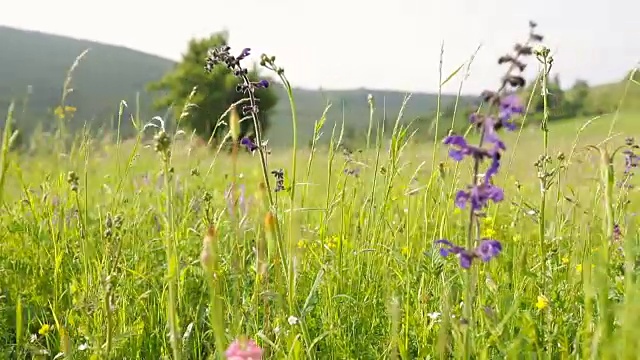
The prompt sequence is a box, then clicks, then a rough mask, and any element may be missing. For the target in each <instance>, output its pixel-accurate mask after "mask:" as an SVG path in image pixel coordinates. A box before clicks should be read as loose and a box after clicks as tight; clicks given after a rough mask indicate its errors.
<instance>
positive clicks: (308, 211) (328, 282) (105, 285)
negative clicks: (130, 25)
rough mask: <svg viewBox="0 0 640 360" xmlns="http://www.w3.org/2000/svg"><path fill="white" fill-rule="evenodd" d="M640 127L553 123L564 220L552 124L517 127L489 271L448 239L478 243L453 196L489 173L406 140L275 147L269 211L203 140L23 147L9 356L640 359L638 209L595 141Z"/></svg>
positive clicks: (18, 165)
mask: <svg viewBox="0 0 640 360" xmlns="http://www.w3.org/2000/svg"><path fill="white" fill-rule="evenodd" d="M318 115H320V114H318ZM639 120H640V114H636V113H622V114H617V115H616V114H610V115H604V116H602V117H600V118H597V119H575V120H567V121H563V122H557V123H552V124H551V125H550V132H549V140H550V142H549V143H550V155H551V157H550V162H549V163H548V169H554V168H556V169H557V172H556V173H555V174H556V175H555V176H553V177H552V178H550V185H549V188H548V191H547V192H546V194H547V195H546V199H547V200H546V206H545V207H544V208H541V206H540V203H541V200H540V198H541V195H540V194H541V191H540V184H539V180H538V176H537V173H538V170H537V169H536V168H535V167H534V162H536V160H537V159H538V158H539V156H540V155H541V154H542V152H543V140H542V139H543V138H542V133H541V131H540V130H539V127H537V126H530V127H525V128H523V130H522V131H516V132H514V133H510V134H505V135H504V137H503V139H504V141H505V143H506V146H507V151H506V152H505V156H504V157H503V159H502V161H503V170H502V171H501V172H500V174H499V175H497V177H496V178H495V182H496V183H497V184H499V185H500V186H502V187H503V188H504V194H505V198H504V200H503V201H502V202H500V203H498V204H497V205H494V204H491V205H490V206H489V208H488V211H487V213H486V215H485V216H483V217H480V223H481V225H482V226H481V231H482V234H481V236H480V237H487V238H493V239H496V240H499V241H500V242H501V243H502V252H501V253H500V254H499V255H498V256H497V257H496V258H495V259H493V260H491V261H490V262H486V263H482V262H480V261H479V260H476V261H474V264H473V266H472V267H471V268H470V269H469V270H464V269H462V268H461V267H460V266H459V264H458V260H456V259H455V258H453V257H451V256H449V257H442V256H440V254H439V246H436V245H435V244H434V243H435V241H436V240H438V239H441V238H446V239H449V240H450V241H452V242H453V243H456V244H463V243H465V241H466V237H467V231H468V230H467V227H468V226H469V225H468V223H469V213H468V210H460V209H458V208H456V207H455V205H454V195H455V192H456V191H457V190H458V189H461V188H464V186H465V184H467V183H468V181H469V179H470V176H471V166H470V164H469V163H468V162H461V163H456V162H454V161H452V160H451V159H448V158H447V148H446V146H444V145H442V144H441V143H440V142H437V143H435V144H432V143H430V142H425V141H424V139H416V138H412V137H411V136H410V134H407V133H404V132H403V131H402V129H397V131H395V133H394V136H393V138H392V140H390V141H389V140H384V141H375V142H373V144H372V145H371V148H370V149H363V151H361V152H359V151H355V152H354V153H353V154H351V155H349V156H347V155H345V153H344V152H343V151H342V150H338V151H332V150H331V149H332V147H328V148H322V147H319V148H316V149H315V150H313V151H311V150H301V151H298V152H297V153H296V160H295V161H296V162H295V165H293V163H292V155H293V153H292V152H281V151H280V150H278V152H274V153H272V154H271V155H270V156H269V157H268V164H267V169H268V170H269V171H271V170H276V169H279V168H283V169H284V172H285V178H284V184H283V185H284V187H285V190H283V191H280V192H273V193H271V194H272V195H273V196H274V199H273V201H274V203H275V207H274V208H271V209H270V208H269V207H268V206H266V205H265V204H266V203H267V202H268V201H267V199H268V195H269V194H267V192H266V191H265V190H264V188H263V187H261V183H263V182H264V179H263V173H262V170H261V165H260V161H259V157H258V156H257V155H256V156H252V155H250V154H248V153H247V152H246V151H241V153H240V154H239V155H238V156H237V158H235V157H233V156H232V155H229V154H227V153H226V152H221V153H216V152H215V151H210V150H205V149H202V148H197V147H193V148H192V147H191V145H190V142H189V141H188V139H185V138H184V135H183V136H182V137H180V136H178V137H177V138H175V139H174V138H173V137H170V139H171V140H173V141H172V145H173V146H172V152H171V157H170V158H167V159H166V161H164V160H165V159H163V158H162V156H160V154H159V153H157V152H156V151H154V145H155V144H154V143H149V144H146V143H143V142H125V143H116V144H102V143H100V142H99V141H98V140H97V139H84V140H83V141H80V142H78V143H77V144H76V146H74V147H73V148H72V149H71V150H69V151H60V150H59V149H57V148H56V143H55V142H54V141H51V142H50V147H48V148H44V149H40V153H38V154H33V155H31V156H24V155H23V156H20V155H14V154H6V153H5V156H4V157H3V162H2V164H3V166H6V169H7V171H6V172H3V174H5V175H6V176H3V178H2V182H0V186H2V188H1V189H2V193H1V196H2V199H1V200H2V202H3V211H2V213H0V226H1V229H0V236H1V238H0V358H3V359H4V358H7V359H14V358H15V359H22V358H43V359H50V358H60V357H61V356H64V358H75V359H98V358H103V359H107V358H109V359H160V358H169V357H172V358H175V357H176V354H178V355H181V357H182V358H184V359H205V358H213V357H218V356H220V357H221V356H223V350H224V349H225V348H226V347H227V346H228V345H229V344H230V343H231V342H232V341H233V340H234V339H238V338H244V337H248V338H251V339H254V340H255V341H256V342H257V343H258V344H259V345H260V347H262V348H263V349H264V352H265V354H264V355H263V358H273V359H306V358H318V359H387V358H401V359H429V358H464V357H465V354H466V355H468V354H472V357H473V358H477V359H502V358H518V359H532V358H552V359H567V358H575V359H578V358H581V359H587V358H598V359H614V358H615V359H627V358H628V359H634V358H636V354H637V353H638V351H640V343H639V342H638V327H639V326H640V312H639V311H638V310H640V308H639V307H640V302H638V301H637V300H638V298H639V296H640V291H639V289H640V287H639V286H638V285H639V284H638V283H637V282H638V280H637V278H636V273H637V269H636V258H637V256H636V254H637V250H638V234H637V230H636V229H637V226H636V225H634V224H635V219H634V217H633V216H632V215H633V213H634V211H636V210H637V209H638V207H639V202H638V196H637V192H636V191H635V189H631V190H629V191H627V190H624V189H622V190H621V189H619V188H615V187H613V188H612V187H611V183H610V181H614V180H616V179H619V178H620V177H621V176H622V169H623V167H624V161H623V158H622V156H621V154H620V153H618V154H617V155H616V157H615V158H614V171H613V174H614V175H615V177H616V179H614V180H612V179H609V178H605V179H604V180H603V177H602V176H601V171H602V169H603V166H602V162H601V159H600V156H599V154H598V152H597V151H595V150H593V149H589V148H587V145H599V144H602V142H603V141H604V140H605V139H608V138H609V140H608V142H607V144H606V146H607V147H608V149H609V151H612V150H613V149H614V148H615V146H618V145H622V144H624V139H625V137H627V136H634V135H638V134H637V131H638V130H637V129H638V126H637V122H638V121H639ZM147 131H149V132H153V131H157V129H154V128H149V129H148V130H147ZM331 131H332V129H330V128H326V129H324V132H325V133H331ZM388 131H390V130H388ZM634 132H636V133H635V134H634ZM337 136H338V134H336V136H335V137H336V138H337ZM476 137H477V135H469V138H470V139H475V138H476ZM381 138H382V137H381ZM45 143H46V142H45ZM5 144H6V142H5ZM147 145H150V146H147ZM294 166H295V168H296V171H295V176H294V173H293V167H294ZM167 169H171V170H170V171H166V170H167ZM345 169H346V170H351V173H350V172H349V171H345ZM355 169H358V170H357V171H356V172H355V173H357V176H355V175H353V174H354V171H353V170H355ZM604 169H606V167H604ZM163 173H165V174H166V173H169V174H170V176H168V177H165V176H163V175H162V174H163ZM605 175H607V174H605ZM269 176H271V175H269ZM632 181H633V179H632ZM234 183H235V184H236V187H235V189H236V192H237V193H238V194H241V195H240V198H241V199H240V200H239V201H238V202H237V203H234V202H233V201H231V202H230V201H229V199H228V197H227V196H226V195H225V192H226V191H227V189H229V188H230V185H231V184H234ZM292 183H295V186H294V187H293V190H294V191H292V189H291V188H289V186H290V185H291V184H292ZM270 184H271V187H272V188H273V187H274V186H275V179H274V178H273V177H271V178H270ZM608 190H612V191H613V193H611V194H608V193H607V191H608ZM627 200H628V202H629V203H627ZM611 209H612V210H613V219H612V220H613V221H615V223H616V224H617V226H619V229H620V230H621V233H622V236H621V237H620V238H617V239H615V240H612V239H611V237H610V236H607V235H606V234H607V232H608V231H610V230H611V229H609V228H608V227H609V223H608V222H607V221H605V219H606V216H605V215H606V214H607V211H608V210H611ZM542 214H544V215H543V216H542ZM207 234H208V235H207ZM541 234H542V236H540V235H541ZM203 239H204V240H203ZM202 263H204V264H205V265H206V266H203V264H202ZM463 302H467V303H466V304H463ZM467 306H468V307H467ZM465 308H466V311H467V313H465ZM171 320H176V321H175V322H172V321H171ZM168 324H170V325H168ZM171 324H173V325H171ZM172 334H174V335H175V336H173V337H172V336H171V335H172ZM172 346H173V347H172ZM216 349H218V350H217V351H216ZM61 353H63V355H58V354H61Z"/></svg>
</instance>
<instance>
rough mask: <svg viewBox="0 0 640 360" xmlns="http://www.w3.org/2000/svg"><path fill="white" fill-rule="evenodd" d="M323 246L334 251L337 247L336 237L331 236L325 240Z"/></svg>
mask: <svg viewBox="0 0 640 360" xmlns="http://www.w3.org/2000/svg"><path fill="white" fill-rule="evenodd" d="M325 245H326V247H328V248H329V249H335V248H336V246H338V237H337V236H335V235H334V236H331V237H329V238H327V239H326V240H325Z"/></svg>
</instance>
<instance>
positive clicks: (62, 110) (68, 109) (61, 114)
mask: <svg viewBox="0 0 640 360" xmlns="http://www.w3.org/2000/svg"><path fill="white" fill-rule="evenodd" d="M76 110H77V109H76V108H75V107H73V106H65V107H62V106H58V107H57V108H56V109H55V110H54V111H53V112H54V114H55V115H56V116H57V117H58V118H59V119H64V118H65V117H66V116H67V115H70V116H72V115H73V114H74V113H75V112H76Z"/></svg>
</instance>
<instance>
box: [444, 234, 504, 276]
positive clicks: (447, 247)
mask: <svg viewBox="0 0 640 360" xmlns="http://www.w3.org/2000/svg"><path fill="white" fill-rule="evenodd" d="M436 244H440V245H441V247H440V255H441V256H443V257H447V256H449V255H456V256H458V258H459V260H460V266H461V267H462V268H463V269H469V268H470V267H471V264H472V263H473V259H475V258H480V259H481V260H482V261H483V262H487V261H489V260H491V259H493V258H494V257H496V256H498V255H499V254H500V253H501V252H502V244H500V242H499V241H497V240H492V239H482V241H481V242H480V245H478V247H476V248H475V249H473V250H472V251H469V250H467V249H465V248H463V247H461V246H457V245H454V244H453V243H451V241H449V240H446V239H440V240H438V241H436Z"/></svg>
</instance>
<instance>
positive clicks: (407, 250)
mask: <svg viewBox="0 0 640 360" xmlns="http://www.w3.org/2000/svg"><path fill="white" fill-rule="evenodd" d="M400 252H402V255H404V256H407V255H409V247H407V246H403V247H402V249H401V250H400Z"/></svg>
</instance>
